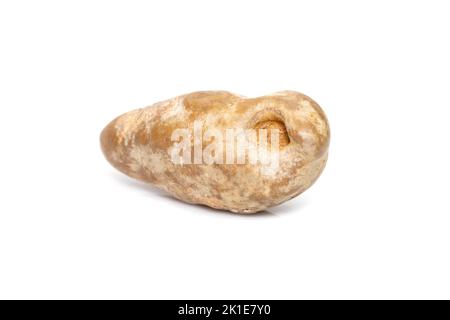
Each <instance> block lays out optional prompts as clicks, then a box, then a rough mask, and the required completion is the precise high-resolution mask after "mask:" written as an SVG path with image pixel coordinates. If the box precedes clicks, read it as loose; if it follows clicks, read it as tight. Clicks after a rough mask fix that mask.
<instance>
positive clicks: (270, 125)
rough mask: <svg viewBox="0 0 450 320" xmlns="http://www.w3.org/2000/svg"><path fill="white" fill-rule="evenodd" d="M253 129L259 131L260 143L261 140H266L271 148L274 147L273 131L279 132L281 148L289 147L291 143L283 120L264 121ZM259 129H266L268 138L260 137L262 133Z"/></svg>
mask: <svg viewBox="0 0 450 320" xmlns="http://www.w3.org/2000/svg"><path fill="white" fill-rule="evenodd" d="M253 128H254V129H257V130H258V131H257V135H258V143H259V142H260V141H261V139H264V138H265V139H266V141H267V146H268V147H269V148H270V147H271V145H272V138H271V133H272V129H275V130H278V141H279V146H280V148H283V147H285V146H287V145H288V144H289V142H290V139H289V135H288V133H287V129H286V126H285V125H284V123H283V122H282V121H281V120H278V119H273V120H263V121H260V122H258V123H256V124H255V126H254V127H253ZM259 129H266V131H265V134H266V137H263V136H260V133H261V132H260V130H259Z"/></svg>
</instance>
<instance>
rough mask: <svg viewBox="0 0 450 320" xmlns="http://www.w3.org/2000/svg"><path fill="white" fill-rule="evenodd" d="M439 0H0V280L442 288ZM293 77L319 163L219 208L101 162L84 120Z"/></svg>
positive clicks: (82, 290)
mask: <svg viewBox="0 0 450 320" xmlns="http://www.w3.org/2000/svg"><path fill="white" fill-rule="evenodd" d="M449 14H450V7H449V5H448V2H446V1H370V2H369V1H308V2H302V1H280V0H276V1H242V0H239V1H231V0H227V1H210V0H209V1H192V0H191V1H168V0H164V1H2V2H1V4H0V58H1V59H0V116H1V118H0V119H1V126H0V134H1V138H0V139H1V157H0V164H1V165H0V170H1V176H0V178H1V179H0V188H1V190H0V191H1V192H0V195H1V196H0V197H1V198H0V298H44V299H46V298H60V299H65V298H87V299H90V298H138V299H141V298H146V299H150V298H161V299H164V298H179V299H188V298H190V299H197V298H209V299H216V298H224V299H226V298H234V299H240V298H253V299H259V298H264V299H272V298H273V299H278V298H288V299H291V298H292V299H294V298H295V299H301V298H308V299H314V298H343V299H347V298H361V299H365V298H387V299H390V298H450V253H449V252H450V230H449V228H450V205H449V179H450V174H449V166H450V152H449V141H448V139H449V137H450V132H449V121H450V119H449V115H450V95H449V89H450V62H449V60H450V58H449V57H450V41H449V38H450V36H449V33H450V19H449ZM214 89H222V90H229V91H232V92H236V93H240V94H243V95H247V96H259V95H264V94H269V93H272V92H275V91H279V90H287V89H289V90H297V91H300V92H303V93H305V94H307V95H309V96H311V97H312V98H313V99H315V100H316V101H317V102H318V103H319V104H320V105H321V106H322V107H323V109H324V110H325V112H326V113H327V115H328V118H329V121H330V125H331V129H332V140H331V145H330V158H329V162H328V165H327V167H326V169H325V171H324V172H323V174H322V176H321V177H320V178H319V180H318V181H317V183H316V184H315V185H314V186H313V187H312V188H311V189H309V190H308V191H307V192H305V193H304V194H303V195H301V196H299V197H298V198H296V199H294V200H292V201H289V202H287V203H285V204H283V205H281V206H279V207H276V208H272V209H270V210H269V211H268V212H266V213H262V214H259V215H255V216H239V215H234V214H229V213H225V212H219V211H214V210H210V209H207V208H205V207H199V206H194V205H187V204H184V203H181V202H179V201H176V200H173V199H171V198H170V197H168V196H167V195H165V194H163V193H161V192H158V191H156V190H155V189H154V188H152V187H150V186H146V185H144V184H142V183H140V182H137V181H134V180H132V179H130V178H128V177H126V176H124V175H122V174H120V173H119V172H117V171H115V170H114V169H113V168H112V167H111V166H110V165H109V164H108V163H107V162H106V161H105V160H104V157H103V155H102V153H101V151H100V148H99V134H100V131H101V130H102V128H103V127H104V126H105V125H106V124H107V123H108V122H109V121H110V120H111V119H113V118H114V117H116V116H117V115H119V114H121V113H123V112H126V111H129V110H131V109H135V108H139V107H143V106H146V105H149V104H152V103H154V102H157V101H160V100H164V99H167V98H171V97H173V96H176V95H180V94H183V93H188V92H191V91H196V90H214Z"/></svg>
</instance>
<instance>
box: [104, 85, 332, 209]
mask: <svg viewBox="0 0 450 320" xmlns="http://www.w3.org/2000/svg"><path fill="white" fill-rule="evenodd" d="M195 120H197V121H202V122H203V130H204V131H205V130H207V129H211V128H215V129H219V130H223V131H224V130H225V129H227V128H243V129H252V128H255V129H259V128H265V129H270V128H276V129H279V130H280V131H279V132H280V134H279V141H280V148H279V150H278V151H277V152H278V153H279V154H278V156H279V166H278V167H277V168H268V167H267V165H265V166H264V165H262V164H250V163H248V162H247V163H245V164H212V165H208V164H184V165H180V164H175V163H173V162H172V161H171V157H170V154H169V150H170V148H171V146H173V141H172V140H171V135H172V132H173V131H174V130H175V129H177V128H189V129H190V130H191V131H192V130H193V123H194V121H195ZM329 138H330V130H329V126H328V122H327V119H326V116H325V114H324V112H323V111H322V109H321V108H320V107H319V105H318V104H317V103H316V102H314V101H313V100H312V99H311V98H309V97H307V96H305V95H303V94H300V93H297V92H294V91H282V92H278V93H275V94H272V95H267V96H263V97H258V98H244V97H242V96H239V95H235V94H232V93H229V92H225V91H204V92H193V93H190V94H187V95H182V96H178V97H175V98H173V99H170V100H166V101H162V102H159V103H156V104H154V105H152V106H150V107H146V108H142V109H137V110H134V111H130V112H128V113H125V114H123V115H122V116H120V117H118V118H116V119H115V120H113V121H112V122H111V123H110V124H108V126H106V128H105V129H104V130H103V132H102V134H101V147H102V150H103V152H104V154H105V156H106V158H107V159H108V161H109V162H110V163H111V164H112V165H113V166H114V167H115V168H117V169H118V170H120V171H122V172H123V173H125V174H127V175H128V176H130V177H133V178H136V179H139V180H142V181H145V182H148V183H151V184H153V185H155V186H157V187H159V188H161V189H163V190H165V191H167V192H168V193H170V194H171V195H173V196H174V197H176V198H178V199H180V200H182V201H185V202H189V203H197V204H203V205H207V206H210V207H213V208H217V209H223V210H229V211H232V212H238V213H254V212H258V211H262V210H265V209H266V208H269V207H272V206H275V205H278V204H280V203H282V202H284V201H286V200H289V199H291V198H293V197H295V196H297V195H299V194H300V193H302V192H303V191H305V190H306V189H307V188H309V187H310V186H311V185H312V184H313V183H314V181H315V180H316V179H317V178H318V176H319V175H320V173H321V172H322V170H323V168H324V166H325V163H326V160H327V156H328V144H329ZM269 142H270V141H269ZM208 143H209V141H203V147H206V145H208ZM269 147H270V143H269ZM192 154H194V151H193V150H192ZM224 154H225V152H224Z"/></svg>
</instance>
